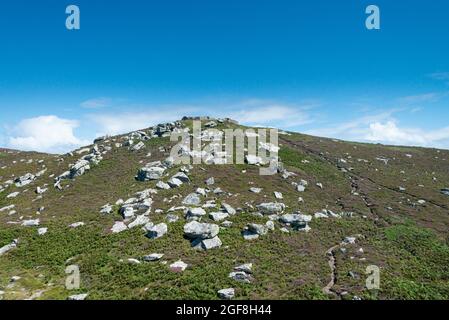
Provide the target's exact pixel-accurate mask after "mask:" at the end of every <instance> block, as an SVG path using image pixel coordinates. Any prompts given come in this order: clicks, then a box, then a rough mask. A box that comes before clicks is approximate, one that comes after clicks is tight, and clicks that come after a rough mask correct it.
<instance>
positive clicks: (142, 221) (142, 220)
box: [128, 215, 150, 229]
mask: <svg viewBox="0 0 449 320" xmlns="http://www.w3.org/2000/svg"><path fill="white" fill-rule="evenodd" d="M148 222H150V218H148V217H147V216H145V215H140V216H137V217H136V219H134V221H133V222H131V223H130V224H129V225H128V228H129V229H132V228H135V227H139V226H143V225H146V224H147V223H148Z"/></svg>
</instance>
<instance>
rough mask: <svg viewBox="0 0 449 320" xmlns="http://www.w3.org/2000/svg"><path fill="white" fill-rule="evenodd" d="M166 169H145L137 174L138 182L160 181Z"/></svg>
mask: <svg viewBox="0 0 449 320" xmlns="http://www.w3.org/2000/svg"><path fill="white" fill-rule="evenodd" d="M164 172H165V168H162V167H144V168H142V169H140V170H139V171H138V172H137V177H136V179H137V180H138V181H150V180H159V179H160V178H162V176H163V174H164Z"/></svg>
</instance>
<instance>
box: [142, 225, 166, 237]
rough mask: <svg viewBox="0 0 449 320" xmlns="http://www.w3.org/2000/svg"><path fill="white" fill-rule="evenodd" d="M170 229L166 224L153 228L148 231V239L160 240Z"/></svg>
mask: <svg viewBox="0 0 449 320" xmlns="http://www.w3.org/2000/svg"><path fill="white" fill-rule="evenodd" d="M167 230H168V227H167V225H166V224H165V223H159V224H157V225H155V226H152V227H151V228H150V229H149V230H148V234H147V237H148V238H150V239H158V238H160V237H162V236H163V235H165V234H166V233H167Z"/></svg>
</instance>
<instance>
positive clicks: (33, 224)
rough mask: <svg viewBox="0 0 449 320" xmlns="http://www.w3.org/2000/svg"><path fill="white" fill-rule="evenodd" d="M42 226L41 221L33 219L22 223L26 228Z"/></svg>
mask: <svg viewBox="0 0 449 320" xmlns="http://www.w3.org/2000/svg"><path fill="white" fill-rule="evenodd" d="M39 224H40V220H39V219H32V220H24V221H23V222H22V226H24V227H37V226H39Z"/></svg>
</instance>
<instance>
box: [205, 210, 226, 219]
mask: <svg viewBox="0 0 449 320" xmlns="http://www.w3.org/2000/svg"><path fill="white" fill-rule="evenodd" d="M209 216H210V218H211V219H212V220H214V221H222V220H225V219H226V218H227V217H229V214H228V213H227V212H220V211H219V212H211V213H210V214H209Z"/></svg>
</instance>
